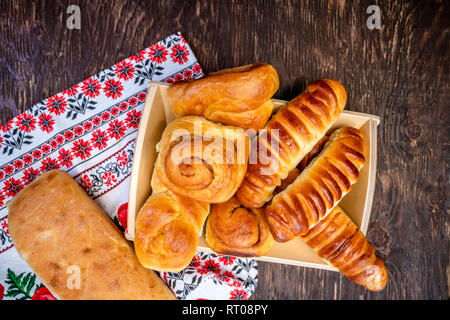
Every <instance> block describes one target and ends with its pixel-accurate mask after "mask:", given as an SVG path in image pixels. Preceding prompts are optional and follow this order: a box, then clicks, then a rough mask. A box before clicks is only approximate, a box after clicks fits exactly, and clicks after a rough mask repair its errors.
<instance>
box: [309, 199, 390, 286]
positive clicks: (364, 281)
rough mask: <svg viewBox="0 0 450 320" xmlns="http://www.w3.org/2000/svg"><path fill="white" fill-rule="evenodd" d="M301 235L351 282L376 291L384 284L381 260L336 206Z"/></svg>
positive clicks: (385, 273)
mask: <svg viewBox="0 0 450 320" xmlns="http://www.w3.org/2000/svg"><path fill="white" fill-rule="evenodd" d="M301 238H302V239H303V240H305V242H306V243H307V244H308V246H309V247H311V248H312V249H314V251H316V252H317V254H318V255H319V256H320V257H321V258H322V259H324V260H325V261H326V262H327V263H328V264H330V265H332V266H334V267H336V268H338V269H339V271H340V272H341V273H343V274H345V275H346V276H347V277H348V278H349V279H350V280H352V281H353V282H355V283H357V284H360V285H362V286H364V287H366V288H367V289H368V290H371V291H380V290H383V288H384V287H385V286H386V282H387V280H388V273H387V270H386V267H385V266H384V263H383V261H382V260H381V259H380V258H379V257H377V256H376V255H375V249H374V248H373V246H372V245H371V244H370V242H369V241H367V239H366V237H364V235H363V234H362V233H361V231H359V229H358V227H357V226H356V225H355V224H354V223H353V222H352V221H351V219H350V218H349V217H348V216H347V214H346V213H345V212H344V211H343V210H342V209H341V208H340V207H339V206H336V207H335V208H334V209H333V210H331V212H330V213H329V214H327V215H326V216H325V217H324V218H323V219H322V220H320V221H319V222H318V223H317V224H316V225H315V226H314V227H312V228H311V229H310V230H309V231H308V232H307V233H306V234H305V235H303V236H301Z"/></svg>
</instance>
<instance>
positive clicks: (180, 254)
mask: <svg viewBox="0 0 450 320" xmlns="http://www.w3.org/2000/svg"><path fill="white" fill-rule="evenodd" d="M209 207H210V205H209V203H206V202H200V201H195V200H192V199H190V198H187V197H184V196H182V195H177V194H176V193H173V192H170V191H168V190H167V191H165V192H162V193H156V194H152V195H151V196H150V197H149V198H148V199H147V201H146V202H145V203H144V205H143V206H142V208H141V210H140V211H139V214H138V216H137V220H136V235H135V239H134V248H135V251H136V255H137V257H138V259H139V261H140V263H141V264H142V265H143V266H144V267H147V268H149V269H153V270H158V271H172V272H176V271H181V270H183V269H184V268H186V267H187V265H188V264H189V263H190V262H191V260H192V258H193V257H194V255H195V252H196V250H197V245H198V237H199V236H200V234H201V231H202V228H203V224H204V222H205V220H206V217H207V216H208V213H209V209H210V208H209Z"/></svg>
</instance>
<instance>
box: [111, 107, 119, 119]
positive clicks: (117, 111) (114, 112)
mask: <svg viewBox="0 0 450 320" xmlns="http://www.w3.org/2000/svg"><path fill="white" fill-rule="evenodd" d="M119 112H120V110H119V108H117V107H112V108H111V114H112V115H113V116H114V117H115V116H117V115H118V114H119Z"/></svg>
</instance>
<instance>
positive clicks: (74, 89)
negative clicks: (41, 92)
mask: <svg viewBox="0 0 450 320" xmlns="http://www.w3.org/2000/svg"><path fill="white" fill-rule="evenodd" d="M62 93H63V94H65V95H66V96H69V97H71V96H73V95H74V94H77V93H78V84H76V85H74V86H73V87H71V88H68V89H66V90H64V91H63V92H62Z"/></svg>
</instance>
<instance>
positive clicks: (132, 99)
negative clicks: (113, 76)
mask: <svg viewBox="0 0 450 320" xmlns="http://www.w3.org/2000/svg"><path fill="white" fill-rule="evenodd" d="M128 103H129V104H130V106H133V107H134V106H135V105H136V103H137V99H136V98H135V97H131V98H130V100H128Z"/></svg>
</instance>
